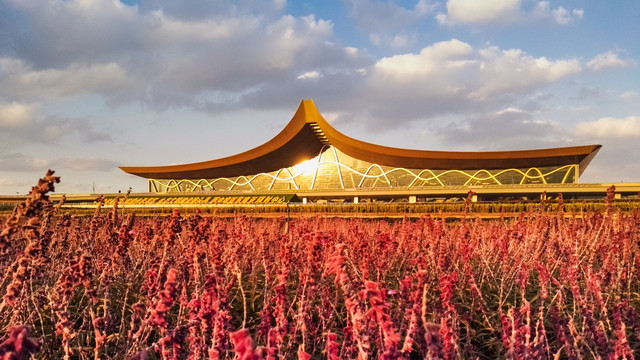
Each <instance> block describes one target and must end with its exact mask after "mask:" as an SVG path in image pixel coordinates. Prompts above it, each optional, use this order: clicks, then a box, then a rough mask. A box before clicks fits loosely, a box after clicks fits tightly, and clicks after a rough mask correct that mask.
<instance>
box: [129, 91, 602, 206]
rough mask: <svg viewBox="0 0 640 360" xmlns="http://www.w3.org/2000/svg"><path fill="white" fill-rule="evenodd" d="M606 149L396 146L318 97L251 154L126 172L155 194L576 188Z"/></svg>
mask: <svg viewBox="0 0 640 360" xmlns="http://www.w3.org/2000/svg"><path fill="white" fill-rule="evenodd" d="M600 147H601V146H600V145H585V146H573V147H562V148H551V149H537V150H517V151H490V152H449V151H428V150H410V149H400V148H393V147H387V146H381V145H375V144H371V143H367V142H363V141H360V140H356V139H353V138H351V137H349V136H346V135H344V134H342V133H340V132H339V131H338V130H336V129H335V128H333V127H332V126H331V125H330V124H329V123H328V122H327V121H326V120H325V119H324V118H323V117H322V115H321V114H320V113H319V112H318V110H317V109H316V107H315V105H314V103H313V101H312V100H302V101H301V102H300V106H299V107H298V110H297V111H296V113H295V114H294V116H293V118H292V119H291V121H290V122H289V123H288V124H287V125H286V126H285V128H284V129H283V130H282V131H281V132H280V133H279V134H277V135H276V136H275V137H274V138H273V139H271V140H269V141H268V142H266V143H264V144H263V145H261V146H258V147H256V148H254V149H251V150H249V151H246V152H243V153H240V154H237V155H233V156H229V157H225V158H221V159H216V160H210V161H204V162H198V163H190V164H184V165H169V166H143V167H128V166H123V167H120V168H121V169H122V170H123V171H125V172H127V173H130V174H133V175H137V176H141V177H144V178H146V179H147V180H148V184H149V192H152V193H169V192H171V193H175V192H178V193H184V192H202V191H204V192H224V193H228V192H242V193H251V192H254V193H270V192H274V193H291V192H296V193H301V194H303V193H309V194H313V193H318V192H331V193H332V194H336V193H340V192H353V191H360V192H362V191H373V192H379V193H380V194H382V193H384V192H385V191H387V192H389V191H391V192H393V191H402V192H403V194H409V193H412V192H415V193H420V194H425V193H428V192H429V191H432V192H434V193H438V192H442V191H443V190H444V189H447V188H460V187H473V186H489V187H496V186H498V187H501V186H518V185H520V186H527V185H529V186H533V185H541V186H544V185H552V184H565V185H570V184H576V183H578V180H579V178H580V175H581V174H582V173H583V172H584V171H585V169H586V168H587V166H588V165H589V163H590V162H591V160H592V159H593V157H594V156H595V155H596V153H597V152H598V150H599V149H600ZM301 196H304V194H303V195H301Z"/></svg>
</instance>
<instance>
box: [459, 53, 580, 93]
mask: <svg viewBox="0 0 640 360" xmlns="http://www.w3.org/2000/svg"><path fill="white" fill-rule="evenodd" d="M479 54H480V57H481V59H482V62H481V65H480V68H481V77H480V82H481V85H480V87H479V88H478V89H477V90H476V91H473V92H472V93H471V94H470V97H471V98H474V99H478V100H483V99H486V98H487V97H488V96H492V95H495V94H499V93H505V92H521V91H526V90H530V89H533V88H535V87H537V86H540V85H544V84H550V83H553V82H556V81H558V80H560V79H562V78H564V77H566V76H568V75H571V74H575V73H578V72H580V71H581V70H582V65H581V64H580V61H579V60H578V59H566V60H565V59H562V60H549V59H547V58H546V57H538V58H534V57H533V56H530V55H527V54H526V53H524V52H523V51H522V50H519V49H512V50H500V49H499V48H497V47H489V48H486V49H482V50H480V51H479Z"/></svg>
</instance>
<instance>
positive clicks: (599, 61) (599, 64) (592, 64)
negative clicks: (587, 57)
mask: <svg viewBox="0 0 640 360" xmlns="http://www.w3.org/2000/svg"><path fill="white" fill-rule="evenodd" d="M632 63H633V62H632V61H630V60H624V59H620V58H619V57H618V54H617V53H615V52H612V51H608V52H606V53H602V54H598V55H596V57H594V58H593V59H592V60H591V61H589V62H587V68H589V70H593V71H600V70H604V69H611V68H620V67H626V66H631V65H632Z"/></svg>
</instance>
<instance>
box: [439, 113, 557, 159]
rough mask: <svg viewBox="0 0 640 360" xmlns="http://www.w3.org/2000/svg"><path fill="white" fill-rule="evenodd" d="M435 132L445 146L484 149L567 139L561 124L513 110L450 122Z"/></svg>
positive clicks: (547, 144) (542, 144) (523, 146)
mask: <svg viewBox="0 0 640 360" xmlns="http://www.w3.org/2000/svg"><path fill="white" fill-rule="evenodd" d="M435 133H436V134H437V136H438V137H439V138H440V139H441V140H442V141H443V142H444V143H452V144H464V146H466V147H468V148H474V149H483V150H499V149H513V150H516V149H527V148H541V147H550V146H551V147H552V146H557V144H559V143H562V142H563V141H565V140H566V139H565V136H564V134H565V133H566V132H565V131H563V130H562V128H561V126H560V125H559V124H557V123H555V122H552V121H548V120H538V119H536V118H535V117H534V116H533V115H532V114H531V113H529V112H526V111H524V110H522V109H520V108H513V107H509V108H505V109H502V110H499V111H495V112H490V113H487V114H485V115H482V116H474V117H470V118H467V119H465V120H463V121H459V122H454V123H450V124H448V125H447V126H445V127H443V128H439V129H436V130H435Z"/></svg>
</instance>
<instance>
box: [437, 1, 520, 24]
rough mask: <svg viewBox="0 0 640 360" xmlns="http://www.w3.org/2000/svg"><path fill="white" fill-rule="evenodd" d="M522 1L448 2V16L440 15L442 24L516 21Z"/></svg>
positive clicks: (439, 18) (439, 19)
mask: <svg viewBox="0 0 640 360" xmlns="http://www.w3.org/2000/svg"><path fill="white" fill-rule="evenodd" d="M520 5H521V1H520V0H484V1H476V0H448V1H447V14H446V15H445V14H440V15H439V16H438V17H437V19H438V21H439V22H440V23H442V24H446V23H451V24H455V23H467V24H488V23H507V22H512V21H514V20H515V19H516V18H517V17H518V14H519V11H520Z"/></svg>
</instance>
